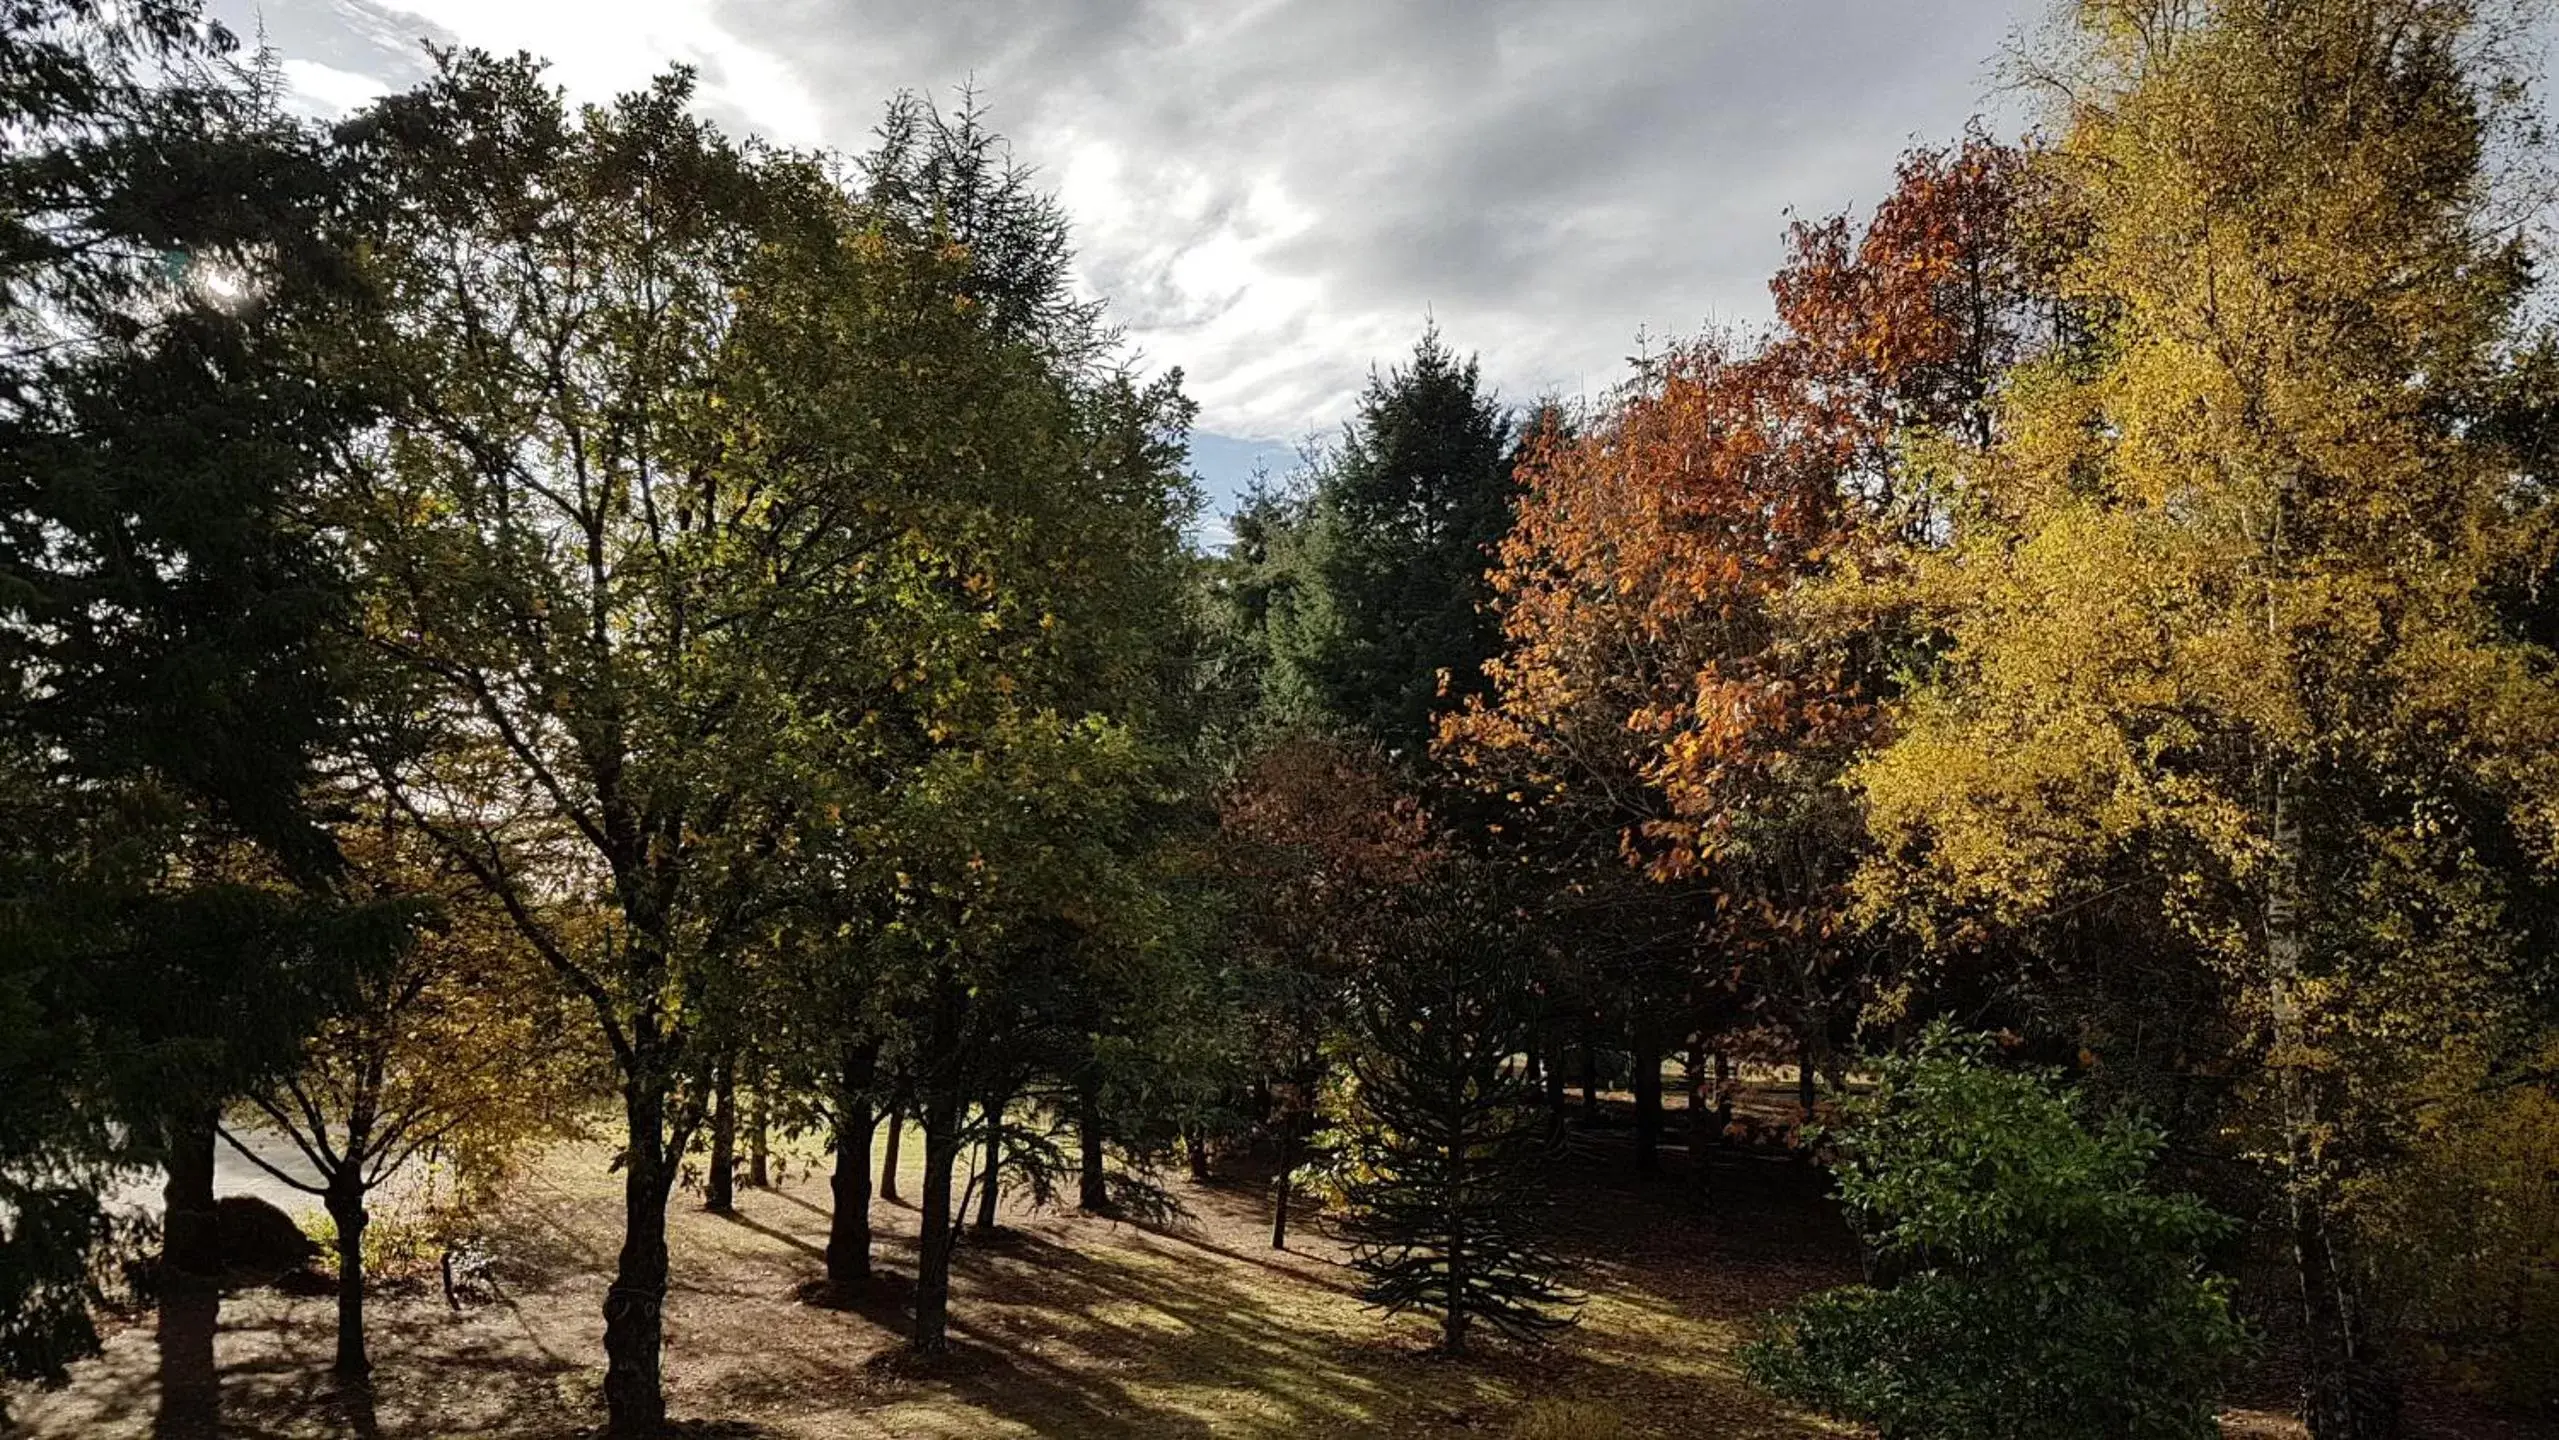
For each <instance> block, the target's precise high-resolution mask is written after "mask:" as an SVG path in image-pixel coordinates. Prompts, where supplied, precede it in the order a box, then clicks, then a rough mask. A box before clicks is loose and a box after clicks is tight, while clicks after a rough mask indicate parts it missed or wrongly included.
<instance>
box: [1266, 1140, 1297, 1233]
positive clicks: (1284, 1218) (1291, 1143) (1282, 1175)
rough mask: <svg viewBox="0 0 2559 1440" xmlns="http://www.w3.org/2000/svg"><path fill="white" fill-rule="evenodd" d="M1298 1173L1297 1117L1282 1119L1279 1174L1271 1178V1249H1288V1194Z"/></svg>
mask: <svg viewBox="0 0 2559 1440" xmlns="http://www.w3.org/2000/svg"><path fill="white" fill-rule="evenodd" d="M1296 1171H1297V1115H1296V1113H1295V1112H1293V1111H1292V1112H1290V1113H1289V1114H1286V1115H1283V1116H1281V1117H1280V1156H1279V1174H1277V1175H1275V1176H1273V1177H1271V1248H1272V1249H1274V1250H1285V1249H1287V1248H1288V1192H1289V1189H1290V1181H1291V1180H1292V1178H1293V1177H1294V1175H1295V1173H1296Z"/></svg>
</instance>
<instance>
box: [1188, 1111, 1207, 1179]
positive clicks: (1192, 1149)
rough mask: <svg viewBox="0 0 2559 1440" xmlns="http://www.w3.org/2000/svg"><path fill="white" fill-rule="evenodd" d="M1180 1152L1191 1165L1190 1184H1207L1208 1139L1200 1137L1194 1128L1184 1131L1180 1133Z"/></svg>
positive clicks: (1203, 1136)
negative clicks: (1181, 1151)
mask: <svg viewBox="0 0 2559 1440" xmlns="http://www.w3.org/2000/svg"><path fill="white" fill-rule="evenodd" d="M1182 1150H1183V1152H1184V1156H1185V1158H1187V1159H1188V1160H1189V1161H1190V1163H1191V1183H1192V1184H1194V1185H1205V1184H1207V1183H1208V1182H1209V1170H1208V1137H1207V1136H1205V1135H1202V1134H1201V1133H1200V1132H1199V1129H1198V1127H1196V1126H1194V1127H1191V1128H1189V1129H1186V1130H1184V1131H1183V1132H1182Z"/></svg>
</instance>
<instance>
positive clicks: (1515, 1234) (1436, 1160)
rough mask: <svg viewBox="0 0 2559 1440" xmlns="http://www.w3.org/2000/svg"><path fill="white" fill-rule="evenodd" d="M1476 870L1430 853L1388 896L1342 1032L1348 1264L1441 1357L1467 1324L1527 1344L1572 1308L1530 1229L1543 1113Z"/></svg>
mask: <svg viewBox="0 0 2559 1440" xmlns="http://www.w3.org/2000/svg"><path fill="white" fill-rule="evenodd" d="M1490 880H1491V877H1490V876H1489V875H1488V874H1487V873H1485V872H1484V871H1482V870H1480V869H1478V868H1476V867H1472V866H1466V865H1463V864H1458V863H1451V862H1442V863H1441V864H1440V865H1438V866H1435V867H1434V868H1433V870H1432V871H1431V872H1430V873H1429V875H1428V876H1427V878H1424V879H1422V880H1420V881H1418V882H1417V883H1414V884H1411V885H1408V886H1406V887H1404V888H1402V889H1401V890H1399V891H1397V892H1395V894H1394V896H1393V898H1392V900H1391V901H1390V907H1391V908H1390V909H1389V910H1388V911H1387V913H1386V914H1385V915H1384V916H1382V917H1380V918H1381V919H1383V920H1384V921H1385V925H1384V931H1385V933H1384V934H1383V935H1381V936H1379V937H1378V938H1377V941H1376V944H1377V950H1378V953H1379V963H1377V964H1375V965H1372V966H1370V967H1369V968H1368V969H1367V970H1366V971H1365V972H1364V973H1363V975H1362V976H1361V978H1360V981H1359V982H1358V987H1357V997H1358V998H1357V999H1356V1001H1355V1002H1354V1003H1353V1008H1352V1018H1351V1025H1350V1027H1349V1028H1350V1032H1351V1043H1350V1048H1349V1052H1348V1053H1349V1068H1350V1072H1351V1075H1352V1076H1353V1078H1354V1079H1355V1081H1356V1082H1357V1099H1356V1106H1357V1109H1356V1112H1355V1116H1354V1118H1353V1120H1352V1123H1351V1126H1350V1128H1349V1134H1348V1136H1347V1138H1346V1140H1345V1142H1344V1143H1345V1148H1346V1149H1347V1151H1348V1159H1349V1162H1350V1165H1351V1170H1352V1174H1353V1177H1354V1178H1353V1179H1352V1181H1351V1183H1350V1185H1349V1186H1348V1198H1349V1204H1350V1218H1349V1221H1348V1222H1347V1224H1346V1226H1345V1229H1346V1231H1347V1233H1348V1234H1349V1235H1350V1236H1351V1238H1352V1239H1353V1240H1354V1241H1355V1242H1356V1244H1357V1247H1358V1248H1357V1249H1356V1250H1354V1251H1353V1253H1352V1256H1351V1263H1352V1264H1353V1265H1354V1266H1356V1267H1357V1268H1358V1269H1359V1271H1360V1272H1361V1273H1362V1274H1363V1275H1364V1276H1366V1277H1367V1281H1366V1285H1365V1287H1364V1288H1363V1290H1362V1294H1363V1296H1364V1297H1365V1298H1366V1299H1367V1300H1368V1301H1369V1303H1371V1304H1373V1305H1379V1306H1383V1307H1384V1308H1385V1309H1386V1311H1387V1313H1388V1314H1390V1315H1392V1314H1400V1313H1402V1312H1403V1311H1406V1310H1420V1311H1423V1312H1425V1313H1428V1314H1432V1315H1436V1316H1437V1317H1439V1324H1440V1348H1441V1350H1442V1351H1444V1352H1445V1353H1448V1354H1451V1355H1455V1354H1459V1353H1462V1352H1463V1351H1464V1350H1465V1348H1466V1338H1467V1335H1468V1333H1469V1332H1470V1331H1471V1330H1472V1329H1473V1327H1474V1325H1475V1323H1476V1322H1478V1321H1481V1322H1483V1323H1485V1324H1487V1325H1490V1326H1492V1327H1493V1328H1495V1329H1497V1330H1499V1331H1501V1332H1502V1333H1503V1334H1506V1335H1509V1336H1512V1337H1514V1338H1517V1339H1526V1340H1534V1339H1538V1338H1540V1337H1543V1336H1545V1335H1546V1334H1548V1333H1550V1332H1552V1331H1554V1330H1556V1329H1558V1328H1560V1327H1562V1326H1564V1325H1567V1324H1570V1323H1571V1315H1570V1314H1569V1309H1570V1307H1571V1306H1572V1305H1573V1304H1574V1303H1576V1302H1574V1301H1573V1299H1572V1297H1571V1296H1570V1295H1569V1294H1568V1293H1567V1292H1566V1291H1565V1290H1564V1289H1563V1288H1562V1287H1561V1286H1560V1285H1559V1284H1558V1283H1557V1274H1558V1272H1559V1270H1560V1269H1561V1266H1560V1265H1559V1263H1558V1262H1557V1261H1556V1260H1555V1258H1554V1257H1553V1256H1552V1255H1550V1254H1549V1253H1547V1252H1546V1251H1545V1250H1544V1249H1543V1248H1542V1246H1541V1245H1540V1244H1539V1243H1538V1241H1537V1238H1536V1236H1535V1223H1536V1219H1537V1217H1538V1215H1539V1214H1540V1212H1541V1210H1542V1208H1543V1207H1542V1205H1541V1204H1540V1203H1539V1202H1540V1199H1541V1195H1540V1192H1539V1189H1538V1183H1539V1180H1540V1178H1541V1177H1540V1176H1539V1174H1538V1169H1539V1162H1540V1161H1541V1160H1542V1159H1543V1158H1544V1151H1545V1148H1546V1122H1545V1117H1544V1115H1543V1114H1542V1113H1541V1109H1540V1106H1539V1103H1538V1097H1537V1094H1536V1092H1535V1091H1534V1089H1532V1088H1531V1087H1530V1085H1529V1084H1528V1081H1527V1078H1526V1076H1525V1074H1524V1073H1523V1072H1522V1071H1521V1070H1520V1069H1518V1068H1517V1067H1516V1066H1515V1064H1514V1063H1513V1062H1514V1060H1515V1058H1516V1057H1518V1056H1520V1055H1522V1054H1524V1053H1526V1052H1527V1051H1528V1049H1529V1048H1530V1046H1531V1045H1532V1044H1533V1043H1534V1040H1535V1034H1536V1028H1535V1027H1536V1011H1535V1008H1534V1006H1533V1005H1532V1004H1531V1003H1530V1000H1529V990H1530V980H1529V977H1530V974H1531V967H1530V965H1529V963H1528V957H1527V956H1526V954H1525V953H1523V946H1522V943H1521V941H1522V934H1521V930H1520V927H1519V925H1518V922H1517V917H1515V916H1512V915H1509V914H1505V913H1504V912H1503V908H1502V906H1501V904H1500V901H1499V900H1498V898H1497V897H1496V896H1495V895H1494V894H1492V893H1490V891H1489V889H1488V886H1489V883H1490Z"/></svg>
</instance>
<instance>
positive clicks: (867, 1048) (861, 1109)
mask: <svg viewBox="0 0 2559 1440" xmlns="http://www.w3.org/2000/svg"><path fill="white" fill-rule="evenodd" d="M879 1058H880V1047H879V1046H878V1045H877V1044H870V1045H856V1046H848V1047H847V1048H846V1049H845V1051H844V1057H843V1060H842V1062H841V1066H840V1069H839V1071H838V1076H837V1083H836V1090H835V1174H834V1175H833V1176H832V1177H831V1178H830V1180H829V1185H830V1187H831V1188H832V1189H833V1191H834V1194H835V1213H834V1214H833V1215H832V1216H830V1217H829V1218H828V1220H827V1225H826V1283H827V1285H828V1286H829V1287H831V1288H832V1289H833V1290H834V1291H835V1293H837V1294H839V1295H851V1294H854V1293H855V1292H857V1291H859V1290H860V1289H861V1288H862V1287H863V1286H865V1285H867V1284H869V1283H870V1280H871V1078H872V1074H873V1072H874V1071H875V1070H877V1069H878V1068H879Z"/></svg>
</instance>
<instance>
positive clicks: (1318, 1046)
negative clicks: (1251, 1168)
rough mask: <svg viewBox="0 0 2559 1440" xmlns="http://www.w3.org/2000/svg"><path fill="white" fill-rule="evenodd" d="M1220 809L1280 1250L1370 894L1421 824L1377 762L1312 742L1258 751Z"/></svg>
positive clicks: (1422, 856)
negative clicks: (1273, 1155) (1272, 1150)
mask: <svg viewBox="0 0 2559 1440" xmlns="http://www.w3.org/2000/svg"><path fill="white" fill-rule="evenodd" d="M1219 811H1220V817H1219V824H1220V831H1221V834H1220V837H1219V846H1220V849H1219V866H1220V870H1221V873H1222V874H1223V876H1224V877H1225V879H1226V881H1227V883H1228V884H1229V885H1230V886H1231V887H1232V888H1233V891H1234V895H1235V899H1234V904H1235V908H1236V911H1237V919H1238V922H1239V923H1238V926H1237V929H1238V935H1237V937H1236V938H1237V944H1236V950H1237V952H1238V956H1237V959H1238V967H1237V968H1238V970H1239V972H1240V973H1239V974H1238V976H1237V982H1236V984H1237V990H1238V992H1239V995H1240V999H1241V1003H1242V1005H1243V1008H1244V1013H1245V1016H1246V1017H1247V1023H1248V1025H1249V1026H1250V1027H1251V1030H1252V1040H1251V1044H1252V1047H1253V1055H1252V1060H1253V1065H1254V1068H1255V1070H1256V1071H1257V1075H1256V1078H1257V1079H1258V1080H1259V1081H1260V1082H1261V1083H1262V1084H1263V1085H1264V1086H1266V1087H1267V1088H1268V1090H1269V1091H1270V1094H1271V1108H1270V1112H1269V1114H1268V1115H1267V1116H1266V1117H1264V1118H1265V1120H1266V1123H1267V1124H1268V1125H1269V1127H1270V1128H1271V1130H1272V1131H1273V1132H1274V1134H1275V1135H1276V1137H1277V1139H1278V1142H1279V1152H1280V1154H1279V1171H1278V1173H1277V1174H1276V1175H1274V1176H1273V1177H1272V1181H1271V1248H1273V1249H1275V1250H1284V1249H1286V1248H1288V1220H1289V1202H1290V1200H1291V1198H1292V1193H1293V1190H1294V1187H1295V1183H1296V1172H1297V1169H1298V1167H1299V1166H1300V1165H1302V1164H1303V1163H1305V1159H1306V1155H1305V1145H1306V1140H1307V1137H1308V1134H1309V1132H1310V1131H1311V1129H1312V1126H1313V1123H1314V1119H1315V1113H1316V1111H1315V1107H1316V1099H1317V1096H1318V1094H1319V1092H1320V1091H1321V1089H1322V1086H1323V1084H1324V1080H1325V1075H1326V1072H1327V1070H1328V1069H1329V1068H1330V1066H1329V1056H1330V1049H1331V1046H1332V1044H1333V1042H1334V1041H1335V1040H1336V1039H1337V1038H1338V1036H1339V1034H1340V1032H1341V1029H1342V1026H1343V1024H1344V1021H1345V1020H1346V1018H1347V1012H1346V1011H1345V1009H1344V1006H1345V1004H1346V1002H1347V1001H1348V999H1349V997H1350V995H1351V994H1352V993H1353V990H1354V987H1355V986H1356V984H1357V983H1358V979H1359V976H1360V974H1361V973H1362V971H1363V969H1364V968H1365V966H1366V965H1367V963H1368V962H1369V960H1370V958H1371V954H1372V952H1371V951H1370V950H1369V949H1368V948H1367V946H1366V944H1365V940H1364V936H1365V932H1366V930H1367V928H1368V926H1369V925H1370V923H1371V921H1372V915H1373V911H1374V908H1375V907H1376V906H1377V905H1378V903H1379V902H1380V900H1381V897H1383V896H1386V895H1388V894H1390V893H1392V890H1393V888H1394V887H1395V886H1397V885H1400V884H1403V883H1405V882H1407V881H1409V880H1410V879H1412V878H1413V877H1414V876H1415V875H1417V874H1418V873H1419V867H1420V866H1421V865H1422V864H1423V863H1424V861H1425V860H1426V858H1427V853H1428V851H1427V846H1428V825H1427V821H1426V819H1425V817H1424V816H1423V813H1422V810H1421V807H1420V805H1419V804H1418V803H1416V802H1415V801H1414V800H1413V799H1412V798H1411V797H1410V796H1407V795H1404V794H1402V793H1400V792H1399V791H1398V789H1397V788H1396V786H1395V783H1394V781H1393V779H1392V778H1391V777H1390V776H1388V774H1387V773H1386V770H1385V766H1384V762H1383V759H1382V758H1381V757H1379V756H1378V755H1376V754H1375V753H1373V752H1369V751H1364V750H1360V749H1356V748H1353V747H1351V746H1348V745H1346V744H1343V743H1342V742H1339V741H1333V740H1326V739H1321V738H1317V737H1313V736H1297V737H1293V738H1284V739H1282V740H1280V741H1278V742H1276V743H1274V744H1272V745H1271V746H1270V747H1269V748H1268V749H1266V750H1264V751H1262V752H1261V753H1260V754H1259V755H1258V756H1256V757H1255V758H1254V759H1253V760H1252V761H1251V763H1250V764H1249V766H1248V767H1247V768H1246V769H1245V771H1244V772H1243V773H1242V774H1241V775H1239V776H1238V777H1237V778H1236V781H1235V783H1234V784H1232V785H1231V786H1229V787H1228V788H1227V789H1226V791H1225V792H1224V794H1223V795H1221V796H1220V800H1219Z"/></svg>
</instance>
